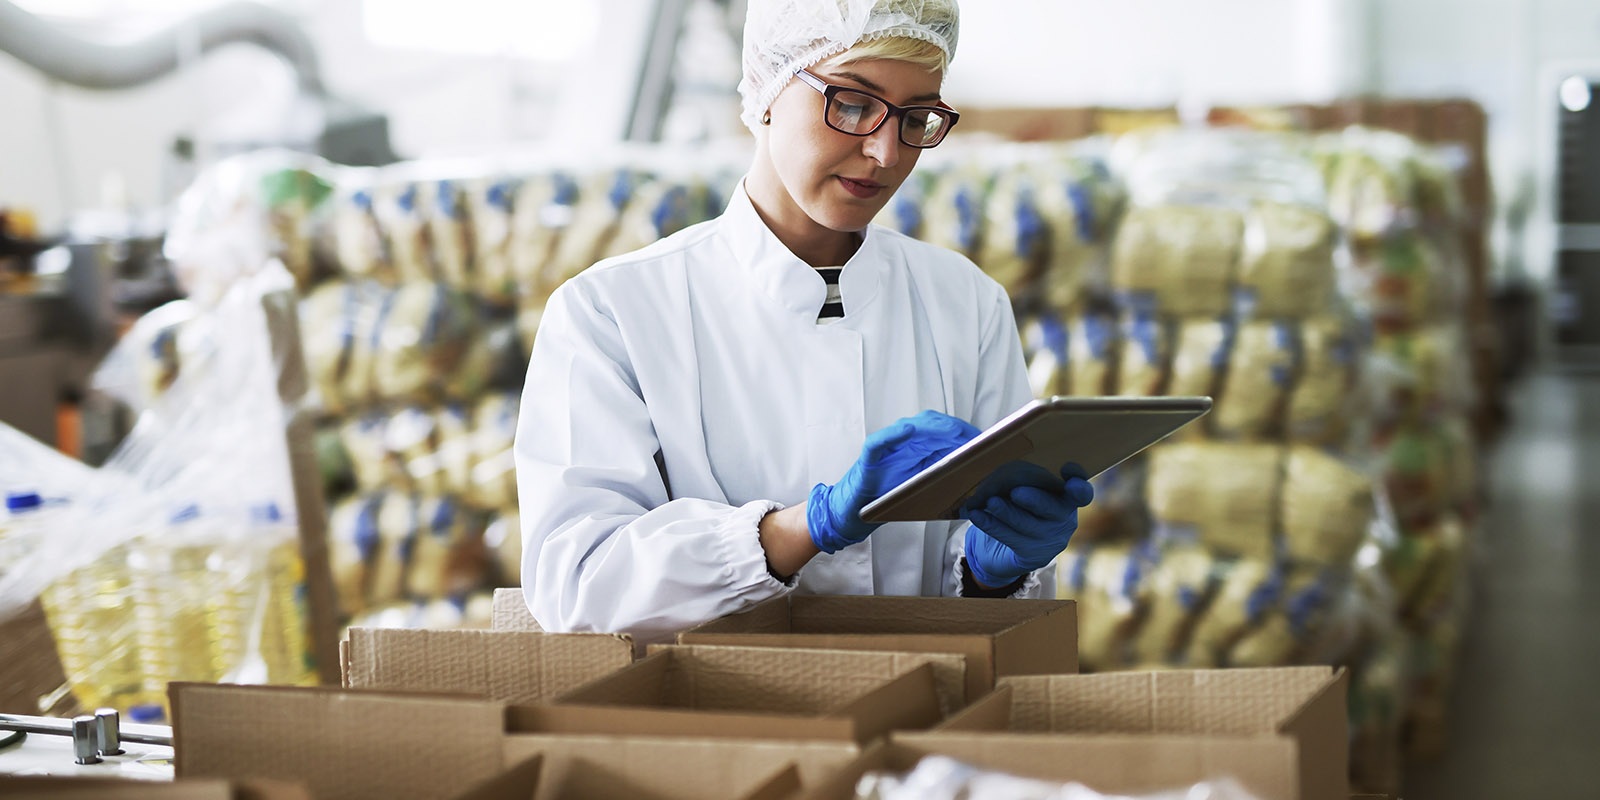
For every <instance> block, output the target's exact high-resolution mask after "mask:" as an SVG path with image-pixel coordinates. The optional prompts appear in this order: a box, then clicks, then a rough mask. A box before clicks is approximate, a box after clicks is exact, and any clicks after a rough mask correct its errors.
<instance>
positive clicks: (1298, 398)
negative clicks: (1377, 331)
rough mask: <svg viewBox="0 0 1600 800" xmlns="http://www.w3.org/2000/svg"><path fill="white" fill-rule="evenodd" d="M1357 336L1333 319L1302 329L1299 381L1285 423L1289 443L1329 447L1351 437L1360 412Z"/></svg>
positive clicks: (1306, 324) (1310, 321)
mask: <svg viewBox="0 0 1600 800" xmlns="http://www.w3.org/2000/svg"><path fill="white" fill-rule="evenodd" d="M1357 352H1358V350H1357V345H1356V340H1355V334H1354V332H1353V331H1352V330H1350V328H1349V326H1348V325H1346V324H1345V323H1344V322H1343V321H1341V320H1339V319H1337V318H1333V317H1317V318H1313V319H1308V320H1306V321H1305V322H1303V323H1301V325H1300V354H1301V359H1300V379H1299V380H1298V381H1297V382H1296V383H1295V386H1294V389H1293V390H1292V391H1290V393H1289V409H1288V414H1287V418H1286V420H1285V428H1286V433H1287V434H1288V437H1289V439H1290V440H1291V441H1296V442H1306V443H1309V444H1324V445H1332V444H1338V443H1340V442H1342V441H1343V440H1344V439H1345V437H1346V436H1347V435H1348V432H1349V424H1350V418H1351V417H1353V416H1355V415H1356V414H1357V412H1358V410H1359V406H1358V403H1359V398H1360V395H1359V392H1357V391H1356V388H1357V386H1356V378H1357V375H1358V373H1357V363H1356V362H1357V358H1358V355H1357Z"/></svg>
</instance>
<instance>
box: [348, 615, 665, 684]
mask: <svg viewBox="0 0 1600 800" xmlns="http://www.w3.org/2000/svg"><path fill="white" fill-rule="evenodd" d="M518 599H519V600H520V596H519V597H518ZM530 619H531V617H530ZM340 655H341V660H342V661H343V663H342V665H341V666H342V672H343V675H344V685H345V686H346V687H348V688H352V689H380V690H397V691H407V692H437V693H445V694H467V695H472V696H474V697H485V698H489V699H491V700H500V701H504V702H506V703H539V702H544V701H546V700H549V699H550V698H552V697H554V696H556V695H558V694H560V693H562V692H565V691H569V690H571V689H575V688H577V687H579V686H582V685H583V684H585V683H588V682H590V681H592V680H595V679H596V678H599V677H601V676H604V675H606V674H608V673H611V672H615V671H616V670H619V669H622V668H623V667H626V666H628V665H629V664H631V663H633V643H632V642H631V641H630V640H629V639H628V637H626V636H613V635H610V634H591V633H573V634H546V633H515V632H506V631H481V630H478V631H474V630H461V631H432V630H388V629H376V628H351V629H350V633H349V639H348V640H346V641H345V642H344V643H343V646H342V647H341V648H340Z"/></svg>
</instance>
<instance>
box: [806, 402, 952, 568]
mask: <svg viewBox="0 0 1600 800" xmlns="http://www.w3.org/2000/svg"><path fill="white" fill-rule="evenodd" d="M977 435H978V429H977V428H975V427H973V426H972V425H971V424H970V423H968V422H966V421H964V420H960V419H957V418H955V417H952V416H950V415H948V414H941V413H939V412H937V411H924V412H922V413H921V414H918V415H916V416H914V417H906V418H904V419H901V420H899V421H898V422H895V423H892V424H890V425H888V426H885V427H884V428H882V429H881V430H878V431H877V432H875V433H873V434H872V435H871V436H868V437H867V442H866V444H864V445H862V446H861V457H860V458H858V459H856V463H855V464H854V465H853V466H851V467H850V470H849V471H848V472H846V473H845V474H844V477H842V478H840V479H839V482H838V483H835V484H833V485H832V486H829V485H828V484H825V483H819V484H817V485H816V486H814V487H812V489H811V500H810V503H809V504H808V505H807V507H806V522H807V524H808V525H809V527H810V529H811V542H812V543H813V544H815V545H816V546H817V549H818V550H821V551H822V552H824V553H833V552H837V551H839V550H841V549H843V548H846V547H849V546H850V545H853V544H859V543H860V542H861V541H863V540H865V539H866V538H867V536H868V535H869V534H871V533H872V532H873V531H874V530H877V528H878V526H877V525H876V524H873V523H870V522H862V521H861V509H862V507H863V506H865V505H866V504H868V503H870V502H872V501H873V500H876V499H878V498H879V497H881V496H883V495H884V494H885V493H887V492H888V491H889V490H890V489H893V488H894V487H896V486H899V485H900V484H901V483H903V482H904V481H905V480H906V479H907V478H910V477H911V476H913V475H915V474H917V473H918V472H921V471H922V469H923V468H924V467H926V466H928V465H929V464H932V463H933V462H935V461H938V460H939V459H941V458H944V457H945V456H946V455H948V454H949V453H950V451H951V450H954V449H956V448H957V447H960V446H961V445H964V444H966V443H967V442H968V441H970V440H971V439H972V437H974V436H977Z"/></svg>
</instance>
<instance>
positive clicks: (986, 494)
mask: <svg viewBox="0 0 1600 800" xmlns="http://www.w3.org/2000/svg"><path fill="white" fill-rule="evenodd" d="M1210 410H1211V398H1209V397H1055V398H1050V399H1048V400H1035V401H1033V402H1031V403H1029V404H1027V405H1025V406H1023V407H1022V408H1020V409H1018V410H1017V412H1016V413H1014V414H1012V415H1011V416H1009V417H1006V418H1005V419H1003V420H1001V421H999V422H997V423H995V424H994V425H993V426H991V427H990V428H989V429H988V430H986V431H984V432H983V433H981V434H979V435H978V436H977V437H976V438H974V439H973V440H972V441H970V442H968V443H966V444H965V445H962V446H961V447H960V448H957V449H956V450H955V451H954V452H952V453H950V454H949V455H947V456H945V457H944V458H943V459H940V460H939V461H937V462H935V463H934V464H932V465H930V466H928V468H926V469H924V470H923V471H921V472H919V473H917V474H916V475H914V476H912V477H911V478H910V479H908V480H906V482H904V483H902V484H900V485H899V486H897V487H895V488H894V489H891V490H890V491H889V492H888V493H887V494H885V495H884V496H882V497H880V498H878V499H877V500H874V501H873V502H871V503H868V504H867V506H866V507H865V508H863V509H862V510H861V518H862V519H863V520H865V521H867V522H894V521H927V520H938V519H958V518H959V517H960V515H961V510H962V509H963V508H964V507H966V506H968V505H969V504H981V503H983V502H984V501H986V500H988V499H989V498H990V497H993V496H994V495H996V494H1002V493H1005V492H1009V491H1010V490H1011V489H1013V488H1015V487H1017V486H1023V485H1034V486H1039V487H1040V488H1044V489H1050V490H1055V489H1059V488H1060V485H1061V480H1062V478H1061V473H1062V470H1063V469H1064V468H1066V467H1067V466H1068V465H1069V464H1071V465H1074V466H1073V468H1072V472H1074V473H1078V474H1081V475H1082V477H1085V478H1093V477H1095V476H1096V475H1099V474H1100V473H1102V472H1104V471H1106V470H1108V469H1110V468H1111V467H1114V466H1116V465H1117V464H1120V463H1122V462H1123V461H1125V460H1127V459H1128V458H1129V457H1131V456H1133V455H1134V454H1136V453H1138V452H1139V451H1141V450H1143V449H1145V448H1146V447H1149V446H1150V445H1152V444H1155V443H1156V442H1159V441H1161V440H1162V439H1165V438H1166V437H1168V436H1170V435H1171V434H1172V433H1173V432H1175V431H1177V430H1178V429H1179V428H1182V427H1183V426H1184V425H1187V424H1189V423H1190V422H1193V421H1194V420H1196V419H1199V418H1200V417H1202V416H1204V415H1205V414H1206V412H1207V411H1210Z"/></svg>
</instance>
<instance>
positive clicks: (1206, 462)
mask: <svg viewBox="0 0 1600 800" xmlns="http://www.w3.org/2000/svg"><path fill="white" fill-rule="evenodd" d="M1283 460H1284V448H1283V447H1281V446H1278V445H1270V444H1233V443H1222V442H1182V443H1175V444H1167V445H1160V446H1157V447H1153V448H1151V449H1150V450H1149V476H1148V478H1147V479H1146V482H1145V496H1146V498H1147V501H1148V502H1149V505H1150V514H1151V516H1152V517H1153V518H1154V523H1155V526H1156V532H1157V534H1158V535H1160V536H1165V537H1170V538H1177V539H1182V540H1187V541H1195V542H1198V543H1200V544H1202V545H1204V546H1205V547H1207V548H1209V549H1210V550H1212V551H1213V552H1215V553H1219V554H1225V555H1240V556H1250V557H1253V558H1258V559H1265V560H1270V559H1272V558H1273V557H1274V556H1275V555H1276V553H1277V539H1276V533H1277V527H1278V506H1279V503H1280V498H1281V496H1282V490H1283Z"/></svg>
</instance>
